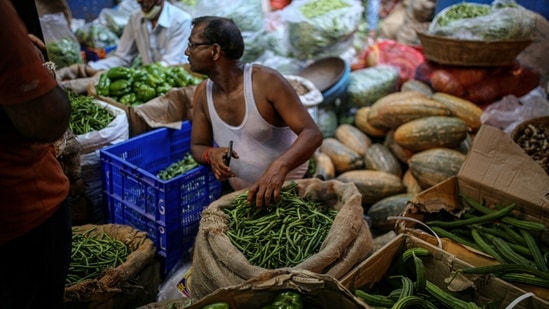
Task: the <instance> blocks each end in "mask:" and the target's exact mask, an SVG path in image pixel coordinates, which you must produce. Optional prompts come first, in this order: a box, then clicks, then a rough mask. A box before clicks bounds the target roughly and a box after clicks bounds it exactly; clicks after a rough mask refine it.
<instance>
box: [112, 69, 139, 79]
mask: <svg viewBox="0 0 549 309" xmlns="http://www.w3.org/2000/svg"><path fill="white" fill-rule="evenodd" d="M133 73H134V70H133V69H131V68H125V67H116V68H112V69H110V70H108V71H107V76H108V77H109V78H110V79H112V80H115V79H130V78H132V76H133Z"/></svg>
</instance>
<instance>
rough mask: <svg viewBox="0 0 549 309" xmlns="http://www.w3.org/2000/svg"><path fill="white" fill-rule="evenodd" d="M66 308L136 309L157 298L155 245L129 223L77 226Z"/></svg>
mask: <svg viewBox="0 0 549 309" xmlns="http://www.w3.org/2000/svg"><path fill="white" fill-rule="evenodd" d="M72 237H73V238H72V239H73V240H72V241H73V246H72V254H71V262H70V267H69V273H68V276H67V281H66V285H65V306H64V307H65V308H135V307H137V306H140V305H143V304H147V303H149V302H151V301H152V300H154V298H155V296H156V288H157V285H158V284H159V281H160V278H159V272H158V264H157V263H156V262H155V260H154V254H155V246H154V244H153V242H152V240H150V239H149V238H148V237H147V233H145V232H142V231H138V230H136V229H134V228H131V227H129V226H125V225H117V224H105V225H92V224H88V225H82V226H78V227H74V228H73V236H72Z"/></svg>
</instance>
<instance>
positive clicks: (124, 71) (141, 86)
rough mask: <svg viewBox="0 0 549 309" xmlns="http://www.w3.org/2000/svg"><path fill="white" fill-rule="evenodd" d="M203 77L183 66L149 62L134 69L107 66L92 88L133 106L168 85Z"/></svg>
mask: <svg viewBox="0 0 549 309" xmlns="http://www.w3.org/2000/svg"><path fill="white" fill-rule="evenodd" d="M204 79H205V77H198V76H196V75H193V74H191V73H190V72H189V71H187V70H186V69H185V68H183V67H179V66H170V67H165V66H162V65H161V64H159V63H153V64H147V65H143V66H141V67H138V68H127V67H116V68H112V69H109V70H108V71H106V72H104V73H102V74H101V75H100V76H99V80H98V82H97V84H96V85H95V90H96V93H97V94H98V95H100V96H105V97H110V98H112V99H114V100H115V101H117V102H120V103H122V104H125V105H133V106H137V105H141V104H143V103H145V102H148V101H150V100H152V99H154V98H156V97H159V96H162V95H164V94H166V93H167V92H168V91H170V90H171V89H172V88H179V87H186V86H190V85H198V84H199V83H200V82H201V81H202V80H204Z"/></svg>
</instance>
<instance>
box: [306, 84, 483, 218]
mask: <svg viewBox="0 0 549 309" xmlns="http://www.w3.org/2000/svg"><path fill="white" fill-rule="evenodd" d="M481 114H482V110H481V109H480V108H479V107H478V106H477V105H475V104H473V103H472V102H470V101H467V100H464V99H461V98H458V97H455V96H452V95H449V94H446V93H441V92H434V93H433V92H432V90H431V88H430V87H428V86H427V85H425V84H423V83H421V82H418V81H409V82H406V83H405V84H404V85H403V87H402V88H401V91H399V92H393V93H390V94H388V95H385V96H383V97H381V98H379V99H378V100H376V101H375V102H374V103H372V104H371V105H369V106H363V107H361V108H359V109H358V110H357V112H356V115H355V118H354V124H340V125H339V126H338V128H337V130H336V134H335V137H329V138H325V139H324V141H323V143H322V145H321V147H320V151H319V152H317V153H316V154H315V158H316V160H315V161H316V168H317V171H316V176H317V177H320V178H324V179H337V180H340V181H343V182H347V183H354V184H355V185H356V186H357V188H358V190H359V191H360V193H361V195H362V206H363V208H364V211H365V213H367V214H368V215H369V216H371V219H372V223H373V225H374V227H378V228H380V227H381V228H390V226H391V224H390V222H387V221H386V220H385V219H386V217H387V216H390V215H397V214H400V213H401V212H402V210H403V209H404V207H405V206H406V202H407V200H409V198H410V196H413V195H414V194H416V193H418V192H420V191H422V190H425V189H427V188H429V187H431V186H433V185H435V184H437V183H439V182H441V181H443V180H445V179H447V178H449V177H451V176H453V175H456V174H457V172H458V171H459V168H460V166H461V164H462V163H463V161H464V159H465V154H466V153H467V151H468V147H469V144H470V142H471V139H472V137H473V136H474V133H475V132H476V131H477V130H478V128H479V127H480V125H481V122H480V116H481ZM389 198H391V199H389ZM386 199H389V200H386ZM376 204H377V205H376ZM379 204H382V205H379Z"/></svg>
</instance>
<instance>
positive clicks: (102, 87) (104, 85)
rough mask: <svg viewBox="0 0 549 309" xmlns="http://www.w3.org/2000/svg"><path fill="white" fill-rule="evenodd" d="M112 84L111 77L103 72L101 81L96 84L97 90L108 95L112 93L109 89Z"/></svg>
mask: <svg viewBox="0 0 549 309" xmlns="http://www.w3.org/2000/svg"><path fill="white" fill-rule="evenodd" d="M110 86H111V80H110V78H109V77H108V76H107V74H101V75H100V76H99V81H98V82H97V85H96V86H95V90H96V92H97V94H98V95H102V96H105V97H108V96H110V95H111V91H110V89H109V87H110Z"/></svg>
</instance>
